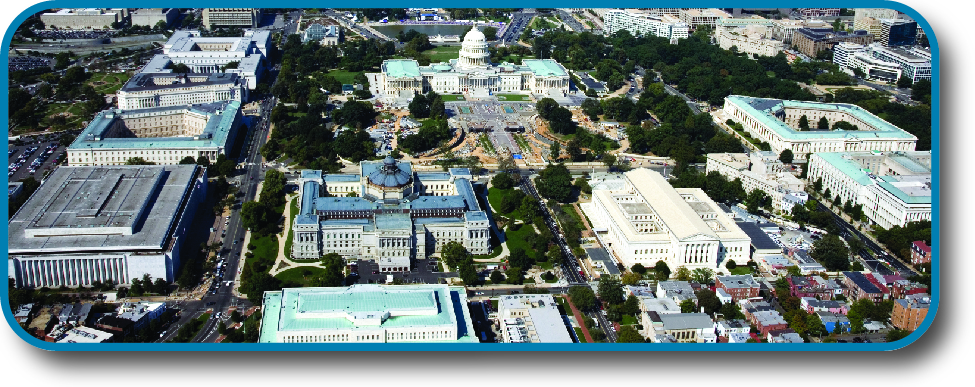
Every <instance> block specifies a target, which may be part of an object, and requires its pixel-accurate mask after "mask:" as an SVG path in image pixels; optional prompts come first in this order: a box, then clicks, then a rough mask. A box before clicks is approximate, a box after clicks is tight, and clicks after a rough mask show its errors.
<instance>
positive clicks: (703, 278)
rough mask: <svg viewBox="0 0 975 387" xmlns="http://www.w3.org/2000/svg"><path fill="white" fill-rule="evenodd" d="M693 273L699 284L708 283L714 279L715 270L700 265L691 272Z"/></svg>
mask: <svg viewBox="0 0 975 387" xmlns="http://www.w3.org/2000/svg"><path fill="white" fill-rule="evenodd" d="M691 275H692V276H693V277H694V281H695V282H697V283H699V284H704V285H707V284H709V283H711V280H713V279H714V270H711V269H708V268H706V267H699V268H697V269H694V271H693V272H691Z"/></svg>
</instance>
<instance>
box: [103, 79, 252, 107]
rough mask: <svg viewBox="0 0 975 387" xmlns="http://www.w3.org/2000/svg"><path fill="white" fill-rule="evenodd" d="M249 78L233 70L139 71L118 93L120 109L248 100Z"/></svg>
mask: <svg viewBox="0 0 975 387" xmlns="http://www.w3.org/2000/svg"><path fill="white" fill-rule="evenodd" d="M248 91H249V90H248V89H247V80H245V79H244V78H243V77H241V76H239V75H237V74H234V73H207V74H173V73H138V74H136V75H134V76H133V77H132V78H130V79H129V80H128V81H127V82H125V85H123V86H122V88H121V89H119V91H118V92H117V93H116V95H117V97H118V107H119V109H123V110H129V109H145V108H153V107H167V106H179V105H194V104H203V103H212V102H218V101H237V102H241V103H245V102H247V98H248Z"/></svg>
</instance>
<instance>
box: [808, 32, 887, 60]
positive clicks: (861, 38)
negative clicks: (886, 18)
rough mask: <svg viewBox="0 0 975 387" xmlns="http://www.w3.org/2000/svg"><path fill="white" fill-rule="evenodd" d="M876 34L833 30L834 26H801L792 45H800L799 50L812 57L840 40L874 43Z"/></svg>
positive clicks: (829, 48) (830, 48)
mask: <svg viewBox="0 0 975 387" xmlns="http://www.w3.org/2000/svg"><path fill="white" fill-rule="evenodd" d="M873 40H874V35H872V34H870V33H868V32H867V31H853V33H847V32H846V31H833V29H832V28H800V29H799V30H798V31H796V33H795V35H794V36H793V38H792V45H793V46H796V47H798V49H799V52H801V53H803V54H804V55H806V56H809V57H810V58H815V57H816V54H818V53H819V52H820V51H826V50H832V49H833V46H835V45H836V44H837V43H839V42H850V43H857V44H864V45H866V44H870V43H873Z"/></svg>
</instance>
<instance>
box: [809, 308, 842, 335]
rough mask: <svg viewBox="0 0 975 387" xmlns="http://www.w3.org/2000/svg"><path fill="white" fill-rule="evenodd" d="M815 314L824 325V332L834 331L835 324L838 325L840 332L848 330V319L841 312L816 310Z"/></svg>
mask: <svg viewBox="0 0 975 387" xmlns="http://www.w3.org/2000/svg"><path fill="white" fill-rule="evenodd" d="M816 316H818V317H819V320H820V321H822V322H823V326H824V327H826V332H830V333H833V332H836V327H837V326H838V327H840V332H842V333H846V332H849V331H850V319H849V318H847V317H846V316H844V315H842V314H839V313H832V312H826V311H817V312H816Z"/></svg>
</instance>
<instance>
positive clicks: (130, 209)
mask: <svg viewBox="0 0 975 387" xmlns="http://www.w3.org/2000/svg"><path fill="white" fill-rule="evenodd" d="M195 177H196V166H193V165H167V166H155V165H151V166H150V165H147V166H134V165H132V166H94V167H60V168H58V169H56V170H55V171H54V172H53V173H51V175H50V176H48V178H47V180H46V181H45V182H44V184H43V185H41V187H40V188H38V190H37V192H36V193H35V194H34V195H32V196H31V198H30V199H29V200H28V201H27V202H26V203H25V204H24V206H23V207H22V208H21V209H20V211H18V212H17V214H16V215H15V216H14V217H13V218H12V219H11V220H10V222H9V224H8V229H9V233H8V241H9V252H10V253H11V254H31V253H71V252H92V251H119V250H128V251H132V250H160V249H163V248H165V246H166V243H167V241H168V240H169V237H170V228H171V227H170V226H171V225H172V223H173V222H174V221H176V219H177V218H178V216H179V214H178V211H179V210H180V208H182V205H183V204H184V201H185V200H186V193H187V192H188V191H189V189H190V188H191V187H192V183H193V179H194V178H195Z"/></svg>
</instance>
